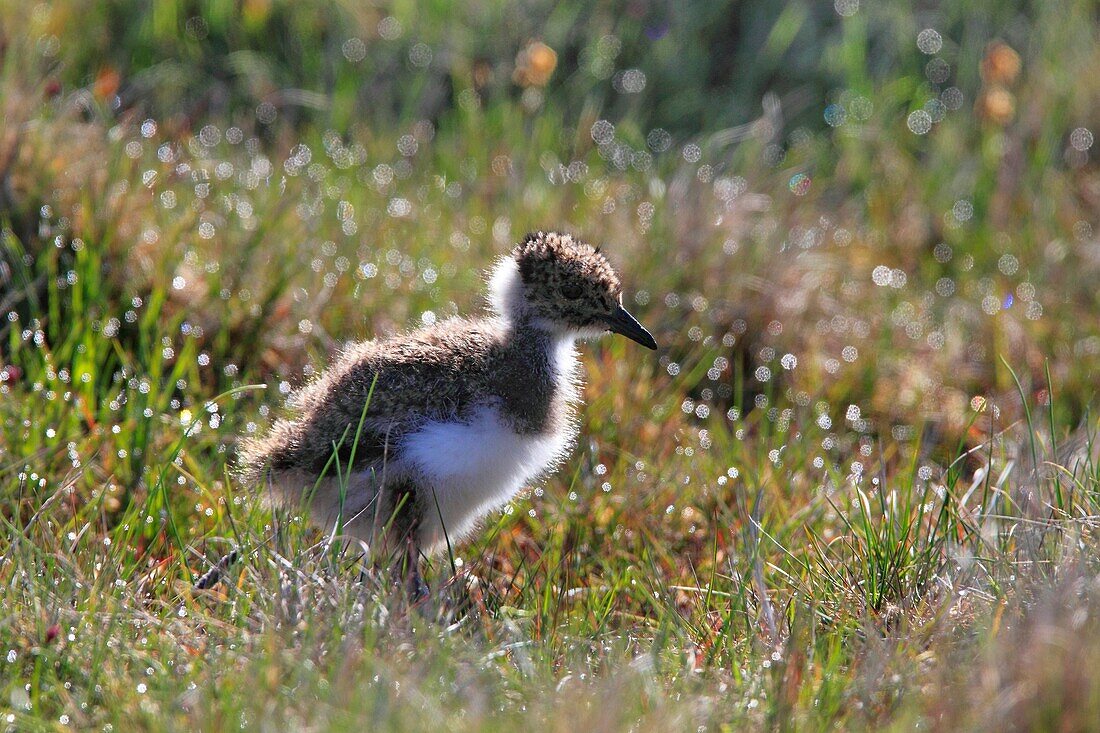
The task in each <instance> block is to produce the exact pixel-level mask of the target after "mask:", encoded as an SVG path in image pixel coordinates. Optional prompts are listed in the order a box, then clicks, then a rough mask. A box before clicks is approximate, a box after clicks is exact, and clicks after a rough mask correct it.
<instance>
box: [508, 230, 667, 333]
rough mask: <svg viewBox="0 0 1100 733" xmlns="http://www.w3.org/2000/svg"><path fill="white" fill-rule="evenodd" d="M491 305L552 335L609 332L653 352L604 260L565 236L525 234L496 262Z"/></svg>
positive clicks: (613, 272) (615, 275)
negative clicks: (628, 309)
mask: <svg viewBox="0 0 1100 733" xmlns="http://www.w3.org/2000/svg"><path fill="white" fill-rule="evenodd" d="M490 300H491V303H492V306H493V308H494V310H496V311H497V312H498V313H499V314H500V315H501V316H503V317H505V318H508V319H510V320H514V321H528V322H531V323H534V324H536V325H538V326H540V327H542V328H545V329H547V330H550V331H552V332H554V333H556V334H560V335H563V336H574V337H578V338H585V337H589V336H598V335H601V334H603V333H606V332H607V331H613V332H614V333H619V334H622V335H623V336H626V337H627V338H629V339H632V340H634V341H637V342H638V343H639V344H641V345H642V346H645V347H647V348H650V349H656V348H657V342H656V341H654V340H653V336H651V335H650V333H649V331H647V330H646V329H645V328H643V327H642V324H640V323H638V321H637V319H636V318H634V316H632V315H630V313H629V312H628V311H627V310H626V309H625V308H624V307H623V303H622V283H620V281H619V276H618V275H617V274H616V273H615V270H614V269H613V268H612V267H611V265H610V264H609V263H608V261H607V259H606V258H604V256H603V255H602V254H600V252H599V250H597V249H596V248H594V247H592V246H591V245H589V244H587V243H585V242H582V241H580V240H578V239H574V238H573V237H571V236H569V235H568V234H558V233H556V232H537V233H534V234H528V235H527V236H526V237H525V238H524V240H523V241H522V242H520V243H519V244H518V245H516V248H515V249H513V250H512V253H511V255H509V256H508V257H505V258H503V259H502V260H501V261H500V262H499V263H497V266H496V268H495V269H494V270H493V274H492V277H491V281H490Z"/></svg>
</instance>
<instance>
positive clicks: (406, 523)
mask: <svg viewBox="0 0 1100 733" xmlns="http://www.w3.org/2000/svg"><path fill="white" fill-rule="evenodd" d="M390 491H391V495H392V502H393V503H392V505H391V506H392V507H393V509H392V510H391V512H390V514H391V516H390V519H389V529H388V531H387V534H388V535H389V537H390V538H392V539H391V541H390V542H388V543H387V544H388V545H389V546H390V547H391V548H393V549H397V548H401V550H400V555H399V559H398V561H397V563H396V566H395V570H396V572H397V575H398V577H400V578H401V580H402V581H403V584H404V586H405V588H406V591H407V592H408V595H409V602H410V603H412V604H413V605H416V604H418V603H421V602H422V601H424V599H426V598H427V597H428V593H429V589H428V585H427V583H425V582H424V578H423V577H422V576H421V575H420V542H419V538H418V535H419V529H420V507H419V505H418V504H417V501H416V490H415V488H414V487H413V486H411V485H409V484H401V485H398V486H394V487H392V488H391V489H390Z"/></svg>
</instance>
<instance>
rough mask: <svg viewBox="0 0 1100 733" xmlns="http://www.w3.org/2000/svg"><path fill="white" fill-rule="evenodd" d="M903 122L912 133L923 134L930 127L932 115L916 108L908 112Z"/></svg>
mask: <svg viewBox="0 0 1100 733" xmlns="http://www.w3.org/2000/svg"><path fill="white" fill-rule="evenodd" d="M905 124H906V125H907V126H908V127H909V131H910V132H912V133H913V134H914V135H925V134H927V133H928V131H929V130H931V129H932V116H931V115H930V114H928V112H927V111H925V110H923V109H918V110H915V111H913V112H910V113H909V117H908V118H907V119H906V121H905Z"/></svg>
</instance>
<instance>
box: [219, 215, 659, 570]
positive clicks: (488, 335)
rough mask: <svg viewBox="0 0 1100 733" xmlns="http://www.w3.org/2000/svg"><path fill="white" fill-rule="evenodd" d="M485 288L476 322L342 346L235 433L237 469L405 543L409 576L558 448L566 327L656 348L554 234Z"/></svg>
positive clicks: (571, 335)
mask: <svg viewBox="0 0 1100 733" xmlns="http://www.w3.org/2000/svg"><path fill="white" fill-rule="evenodd" d="M490 289H491V295H490V304H491V307H492V310H493V311H494V312H493V313H491V314H487V315H486V316H484V317H482V318H478V319H462V318H454V319H450V320H447V321H444V322H441V323H439V324H436V325H434V326H429V327H426V328H422V329H420V330H417V331H414V332H412V333H409V334H407V335H404V336H399V337H395V338H391V339H386V340H377V341H364V342H360V343H355V344H352V345H350V346H349V347H347V348H346V349H344V350H343V351H342V352H341V353H340V354H339V355H338V356H337V357H336V359H335V360H334V362H333V363H332V365H331V366H330V367H329V368H328V369H327V370H325V371H324V372H323V373H322V374H321V375H320V376H319V377H318V378H317V379H316V380H315V381H313V382H312V383H310V384H308V385H307V386H305V387H304V388H302V389H301V390H300V391H298V392H297V393H295V394H294V395H293V396H292V397H291V399H290V400H289V402H288V406H289V408H290V414H289V415H288V416H287V417H284V418H282V419H280V420H278V421H276V423H275V424H274V425H273V426H272V428H271V430H270V432H269V433H268V434H267V435H266V436H264V437H261V438H258V439H248V440H245V441H244V442H243V446H242V450H241V455H240V465H241V471H242V475H243V476H244V478H245V479H246V480H247V481H249V482H251V483H255V484H259V485H262V486H264V487H267V488H268V489H270V491H271V495H272V498H273V499H274V500H276V501H277V502H281V503H297V502H301V501H302V500H303V498H305V497H309V503H310V504H311V505H312V516H313V518H314V519H315V520H316V521H317V522H318V523H319V524H322V525H326V526H332V524H333V522H334V521H336V520H337V519H339V521H340V522H341V524H342V526H343V527H344V531H345V532H347V533H349V534H351V535H353V536H356V537H359V538H361V539H363V540H366V541H368V542H373V541H375V540H377V539H383V540H385V542H384V544H385V545H386V546H390V547H392V546H394V540H395V538H397V539H399V540H400V541H401V542H404V543H406V545H407V547H408V548H409V552H410V555H411V556H412V559H411V562H412V566H413V568H412V571H411V572H413V573H414V577H416V578H418V576H415V567H416V561H415V555H416V553H418V552H419V551H420V550H427V551H431V550H433V549H437V548H438V547H440V546H442V545H443V544H444V542H445V541H446V540H448V539H450V540H452V541H453V540H454V539H455V538H456V537H458V536H461V535H462V534H464V533H466V532H468V531H469V530H470V528H471V527H472V525H473V523H474V521H476V519H477V518H478V517H479V516H481V515H483V514H484V513H486V512H487V511H489V510H491V509H493V508H496V507H498V506H499V505H500V504H501V503H503V502H506V501H507V500H508V499H509V498H510V497H511V496H512V495H513V494H514V492H515V491H516V490H518V489H519V488H521V486H522V484H523V483H524V482H526V481H529V480H531V479H533V478H535V477H537V476H538V475H539V474H541V473H544V472H545V471H547V470H549V469H551V468H553V467H554V465H556V464H557V463H558V462H559V461H560V460H561V459H562V458H563V457H564V455H565V454H566V453H567V451H568V449H569V447H570V446H571V444H572V443H573V441H574V438H575V435H576V421H575V419H574V414H573V413H574V410H573V404H574V403H575V402H576V401H577V400H578V397H579V388H578V385H579V366H578V364H577V362H576V358H575V352H574V351H573V349H572V343H573V341H574V340H575V339H576V338H578V337H583V336H587V335H596V334H599V333H603V332H605V331H607V330H614V331H617V332H619V333H624V334H626V335H628V336H629V337H631V338H633V339H635V340H637V341H639V342H640V343H643V344H645V345H646V346H649V347H651V348H655V346H656V344H655V343H653V339H652V337H651V336H650V335H649V334H648V333H647V332H646V331H645V329H644V328H642V327H641V326H640V325H639V324H638V323H637V321H635V320H634V319H633V317H631V316H630V315H629V314H628V313H627V312H626V311H625V310H624V309H623V308H622V305H621V291H622V287H621V285H620V283H619V279H618V277H617V276H616V274H615V272H614V270H613V269H612V268H611V266H610V265H609V264H608V262H607V260H606V259H604V257H603V256H602V255H601V254H599V252H598V251H597V250H595V249H593V248H592V247H591V246H589V245H587V244H585V243H583V242H580V241H578V240H574V239H572V238H571V237H569V236H568V235H561V234H555V233H542V232H540V233H538V234H533V235H529V236H528V237H527V238H525V239H524V240H523V242H521V243H520V244H519V245H517V246H516V248H515V249H514V250H513V251H512V253H511V255H510V256H509V257H506V258H503V259H502V260H501V261H500V262H498V264H497V266H496V268H495V270H494V272H493V273H492V276H491V282H490ZM368 396H369V400H368ZM357 434H358V436H359V439H358V440H356V435H357ZM387 525H388V526H389V529H388V530H387V531H386V532H385V533H384V535H382V534H381V532H380V531H381V530H382V529H383V528H385V527H387Z"/></svg>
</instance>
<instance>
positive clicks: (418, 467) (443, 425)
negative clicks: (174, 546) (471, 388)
mask: <svg viewBox="0 0 1100 733" xmlns="http://www.w3.org/2000/svg"><path fill="white" fill-rule="evenodd" d="M574 434H575V430H574V429H573V428H572V427H569V428H566V429H564V430H562V431H561V432H559V433H553V434H547V435H519V434H517V433H515V432H514V431H513V430H512V429H511V427H510V426H508V425H507V424H504V423H502V422H501V421H500V420H499V419H497V416H496V413H495V411H493V410H490V409H483V410H481V411H480V412H478V413H477V414H476V415H475V416H474V417H473V418H472V419H471V420H467V421H464V422H432V423H428V424H427V425H424V426H423V427H421V428H420V429H419V430H417V431H416V432H413V433H410V434H409V435H408V436H406V438H405V439H404V440H403V441H402V446H401V453H402V461H401V462H402V463H403V464H405V465H406V466H408V468H410V469H412V470H413V471H415V472H416V473H418V474H419V475H420V477H421V478H422V479H423V484H424V485H425V486H426V487H430V489H429V490H428V491H426V492H425V493H426V494H427V495H425V496H421V497H420V499H421V502H422V506H423V510H424V518H423V524H422V525H421V538H422V542H423V543H424V545H425V548H424V549H425V550H430V549H431V548H432V546H437V545H439V544H440V543H443V542H444V540H445V538H446V539H449V540H450V541H451V542H452V543H454V542H456V541H457V540H458V539H459V538H461V537H462V536H463V535H465V534H466V533H467V532H469V531H470V529H472V528H473V525H474V523H475V522H476V521H477V519H479V518H480V517H482V516H483V515H485V514H486V513H488V512H490V511H492V510H493V509H497V508H499V507H501V506H503V505H504V504H506V503H508V501H509V500H510V499H511V498H512V497H513V496H515V494H516V492H518V491H519V490H520V489H521V488H523V486H524V484H526V483H527V482H528V481H531V480H532V479H534V478H536V477H537V476H538V475H539V474H541V473H543V472H544V471H547V470H548V469H550V468H553V467H554V466H555V465H556V464H557V463H558V462H559V461H560V460H561V459H562V458H564V457H565V454H566V453H567V452H568V450H569V448H570V447H571V444H572V442H573V437H574ZM440 519H442V524H441V523H440ZM444 532H445V534H444Z"/></svg>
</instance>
